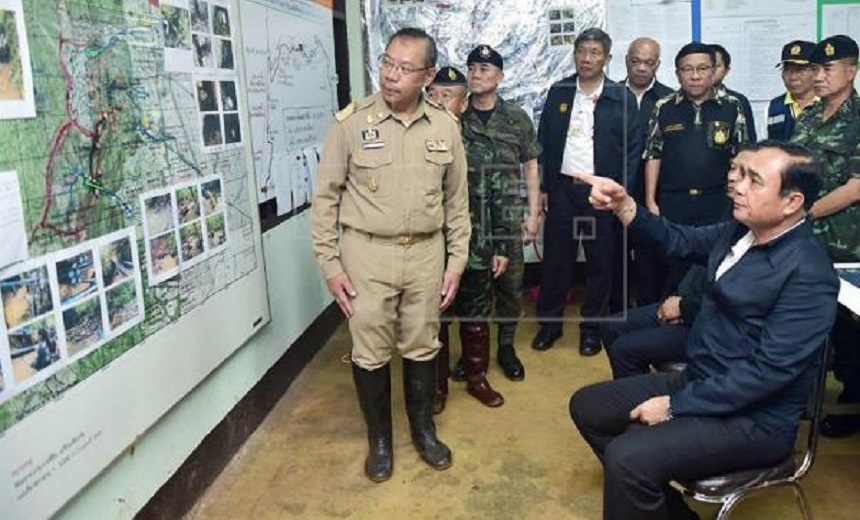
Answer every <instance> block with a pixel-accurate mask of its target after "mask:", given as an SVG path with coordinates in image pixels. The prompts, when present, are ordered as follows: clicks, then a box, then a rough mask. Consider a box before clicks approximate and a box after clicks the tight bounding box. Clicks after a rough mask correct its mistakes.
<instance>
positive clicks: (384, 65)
mask: <svg viewBox="0 0 860 520" xmlns="http://www.w3.org/2000/svg"><path fill="white" fill-rule="evenodd" d="M379 68H380V69H382V70H399V71H400V72H401V73H403V74H405V75H407V76H408V75H410V74H415V73H416V72H421V71H422V70H427V69H429V68H430V67H413V66H412V65H406V64H403V63H400V64H398V63H395V62H394V60H392V59H391V58H389V57H388V56H387V55H386V54H380V55H379Z"/></svg>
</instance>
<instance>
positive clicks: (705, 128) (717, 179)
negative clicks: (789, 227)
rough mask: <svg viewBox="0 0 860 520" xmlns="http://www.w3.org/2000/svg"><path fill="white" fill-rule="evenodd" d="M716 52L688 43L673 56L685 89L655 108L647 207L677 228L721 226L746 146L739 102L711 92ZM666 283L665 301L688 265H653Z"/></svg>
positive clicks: (657, 259)
mask: <svg viewBox="0 0 860 520" xmlns="http://www.w3.org/2000/svg"><path fill="white" fill-rule="evenodd" d="M714 63H715V58H714V51H713V49H712V48H711V47H710V46H708V45H705V44H703V43H698V42H693V43H688V44H687V45H685V46H684V47H682V48H681V50H680V51H678V54H677V55H676V56H675V74H676V76H677V78H678V82H679V83H680V85H681V88H680V89H679V90H678V91H677V92H675V93H673V94H670V95H669V96H667V97H665V98H663V99H661V100H660V101H658V102H657V106H656V107H655V108H654V113H653V114H652V115H651V121H650V123H649V129H648V138H647V141H646V143H645V154H644V158H645V161H646V163H645V205H646V207H647V208H648V210H649V211H650V212H651V213H653V214H654V215H662V216H664V217H666V218H667V219H669V220H670V221H672V222H675V223H677V224H686V225H693V226H703V225H707V224H713V223H715V222H718V221H720V220H722V218H723V216H724V215H726V213H727V211H728V206H729V204H730V201H729V200H728V199H727V198H726V196H725V193H726V178H727V174H728V171H729V166H730V163H731V160H732V157H734V155H735V153H736V152H737V149H738V146H739V145H740V144H742V143H744V142H746V141H747V140H748V137H747V125H746V118H745V117H744V114H743V109H742V107H741V105H740V103H739V102H738V100H737V98H735V97H733V96H730V95H728V94H725V93H723V92H722V91H720V90H718V89H716V88H715V87H713V75H714ZM652 261H653V262H654V263H655V264H656V265H658V266H659V267H658V268H657V269H656V270H655V272H658V273H662V274H663V276H664V279H663V280H662V283H661V284H660V286H661V287H662V289H663V290H662V296H666V295H668V294H670V293H672V292H674V291H675V290H676V288H677V285H678V282H680V280H681V278H682V277H683V276H684V273H686V272H687V270H688V268H689V265H687V264H686V263H675V262H672V263H668V262H666V261H665V259H664V257H663V256H662V255H659V256H658V255H655V258H653V260H652Z"/></svg>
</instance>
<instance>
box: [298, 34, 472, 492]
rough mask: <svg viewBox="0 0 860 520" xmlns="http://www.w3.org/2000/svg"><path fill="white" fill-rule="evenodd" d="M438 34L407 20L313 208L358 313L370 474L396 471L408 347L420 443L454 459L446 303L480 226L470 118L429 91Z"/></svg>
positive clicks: (349, 303) (343, 122) (409, 391)
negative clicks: (444, 425) (394, 390)
mask: <svg viewBox="0 0 860 520" xmlns="http://www.w3.org/2000/svg"><path fill="white" fill-rule="evenodd" d="M436 57H437V51H436V43H435V41H434V40H433V38H431V37H430V36H429V35H428V34H427V33H426V32H424V31H423V30H421V29H415V28H406V29H401V30H399V31H397V32H396V33H395V34H394V35H393V36H392V37H391V39H389V41H388V45H387V46H386V49H385V53H384V54H383V55H382V56H381V57H380V61H379V83H380V85H381V91H380V92H379V93H377V94H374V95H372V96H370V97H368V98H366V99H364V100H361V101H358V102H354V103H352V104H351V105H349V106H348V107H347V108H345V109H344V110H342V111H341V112H339V113H338V114H337V115H336V116H335V122H334V123H333V124H332V127H331V129H330V130H329V134H328V136H327V137H326V141H325V145H324V149H323V154H322V160H321V163H320V166H319V179H318V182H317V185H316V194H315V198H314V202H313V207H312V213H311V231H312V236H313V248H314V254H315V256H316V259H317V262H318V263H319V264H320V267H321V270H322V272H323V275H324V276H325V279H326V283H327V285H328V289H329V291H330V292H331V294H332V295H333V296H334V298H335V301H337V304H338V305H339V306H340V308H341V310H342V311H343V313H344V315H345V316H346V317H347V318H348V320H349V330H350V334H351V335H352V353H351V358H352V374H353V380H354V382H355V387H356V390H357V394H358V400H359V403H360V405H361V410H362V412H363V415H364V420H365V422H366V424H367V434H368V435H367V436H368V443H369V448H370V449H369V452H368V456H367V458H366V460H365V465H364V469H365V473H366V475H367V477H368V478H369V479H370V480H372V481H374V482H381V481H384V480H387V479H389V478H390V477H391V474H392V470H393V455H392V426H391V377H390V369H389V361H390V359H391V356H392V352H393V351H394V350H395V349H396V350H397V351H398V352H399V353H400V355H401V356H402V357H403V386H404V390H405V393H406V410H407V414H408V417H409V426H410V430H411V434H412V442H413V444H414V445H415V447H416V449H417V450H418V453H419V455H420V456H421V458H422V459H424V461H425V462H427V463H428V464H429V465H430V466H431V467H433V468H434V469H439V470H443V469H446V468H448V467H450V466H451V461H452V458H451V450H450V449H449V448H448V447H447V446H446V445H445V444H444V443H443V442H442V441H440V440H439V439H438V438H437V437H436V427H435V425H434V423H433V401H434V397H435V387H436V360H435V357H436V354H437V352H438V350H439V345H438V341H437V340H436V338H437V335H438V333H439V313H440V311H441V310H442V309H444V308H445V307H447V306H448V305H450V304H451V302H452V301H453V299H454V296H455V295H456V293H457V288H458V286H459V280H460V275H461V274H462V272H463V269H464V268H465V266H466V259H467V253H468V246H469V236H470V234H471V226H470V222H469V202H468V198H467V187H466V156H465V152H464V150H463V143H462V140H461V138H460V128H459V126H458V125H457V122H456V121H455V119H454V118H453V117H451V116H450V115H449V114H447V113H446V112H445V111H444V110H443V109H440V108H438V107H437V106H436V105H432V104H430V103H428V102H426V101H425V100H424V97H423V95H422V90H423V88H424V87H425V86H427V85H428V84H429V83H430V82H431V80H432V79H433V76H434V74H435V66H436Z"/></svg>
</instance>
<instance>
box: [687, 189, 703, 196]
mask: <svg viewBox="0 0 860 520" xmlns="http://www.w3.org/2000/svg"><path fill="white" fill-rule="evenodd" d="M687 193H689V194H690V195H694V196H695V195H701V194H702V190H700V189H698V188H690V189H689V190H687Z"/></svg>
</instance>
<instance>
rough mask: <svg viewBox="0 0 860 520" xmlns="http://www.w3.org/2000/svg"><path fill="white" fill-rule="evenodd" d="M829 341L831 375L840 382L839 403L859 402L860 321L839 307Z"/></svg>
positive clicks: (845, 309)
mask: <svg viewBox="0 0 860 520" xmlns="http://www.w3.org/2000/svg"><path fill="white" fill-rule="evenodd" d="M830 339H831V341H832V342H833V363H832V367H833V375H835V376H836V379H837V380H839V381H840V382H842V394H841V395H840V396H839V401H840V402H842V403H856V402H860V321H858V319H857V318H856V317H855V316H854V315H853V313H852V312H851V311H849V310H848V309H847V308H845V307H843V306H841V305H840V306H839V311H838V312H837V314H836V323H835V324H834V325H833V330H832V331H831V332H830Z"/></svg>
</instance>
